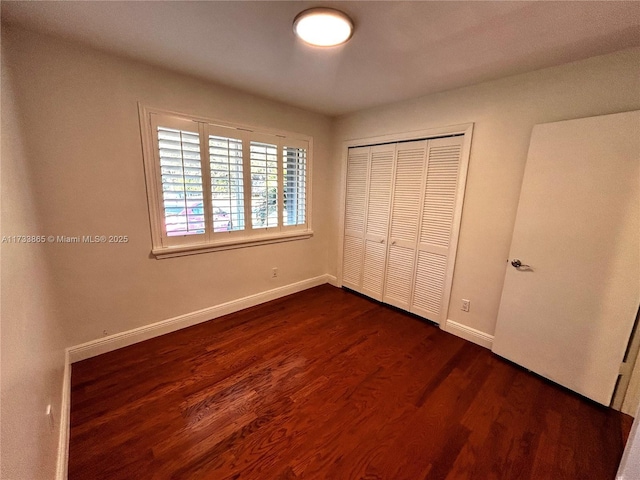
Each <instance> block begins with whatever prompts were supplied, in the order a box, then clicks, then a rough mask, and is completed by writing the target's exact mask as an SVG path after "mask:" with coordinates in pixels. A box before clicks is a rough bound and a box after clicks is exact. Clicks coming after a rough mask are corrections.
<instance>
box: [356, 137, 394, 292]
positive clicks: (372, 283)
mask: <svg viewBox="0 0 640 480" xmlns="http://www.w3.org/2000/svg"><path fill="white" fill-rule="evenodd" d="M395 152H396V146H395V144H391V145H377V146H375V147H371V162H370V167H369V183H368V185H369V187H368V192H369V194H368V198H367V209H366V212H367V213H366V222H365V223H366V224H365V234H364V265H363V273H362V290H361V292H362V293H364V294H365V295H368V296H370V297H371V298H374V299H376V300H382V290H383V287H384V272H385V266H386V263H387V262H386V260H387V231H388V229H389V203H390V200H391V177H392V172H393V157H394V155H395Z"/></svg>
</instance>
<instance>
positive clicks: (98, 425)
mask: <svg viewBox="0 0 640 480" xmlns="http://www.w3.org/2000/svg"><path fill="white" fill-rule="evenodd" d="M72 372H73V374H72V396H71V400H72V406H71V441H70V452H69V478H70V479H92V480H93V479H109V480H115V479H189V480H191V479H212V480H224V479H265V480H271V479H336V480H348V479H368V480H373V479H390V480H403V479H406V480H417V479H423V478H428V479H445V478H446V479H465V478H473V479H482V480H486V479H500V480H504V479H553V480H557V479H572V480H574V479H597V480H604V479H613V478H614V476H615V472H616V469H617V465H618V462H619V460H620V456H621V454H622V450H623V444H624V440H625V439H626V436H627V435H628V431H629V427H630V424H631V417H629V416H626V415H622V414H620V413H618V412H614V411H612V410H610V409H607V408H603V407H600V406H598V405H596V404H594V403H591V402H589V401H586V400H584V399H582V398H580V397H578V396H577V395H574V394H571V393H569V392H567V391H566V390H564V389H562V388H560V387H558V386H555V385H553V384H551V383H548V382H546V381H544V380H542V379H540V378H538V377H537V376H535V375H532V374H529V373H527V372H526V371H524V370H522V369H520V368H518V367H516V366H514V365H512V364H510V363H508V362H505V361H504V360H501V359H500V358H498V357H496V356H495V355H493V354H492V353H491V352H490V351H488V350H486V349H483V348H481V347H478V346H477V345H474V344H472V343H469V342H466V341H464V340H461V339H460V338H457V337H454V336H452V335H449V334H447V333H445V332H442V331H441V330H439V329H438V328H437V327H435V326H433V325H431V324H428V323H425V322H421V321H420V320H418V319H416V318H414V317H412V316H409V315H406V314H403V313H401V312H398V311H396V310H393V309H391V308H387V307H385V306H382V305H379V304H376V303H375V302H372V301H369V300H367V299H365V298H362V297H359V296H357V295H354V294H352V293H349V292H345V291H342V290H339V289H336V288H334V287H330V286H327V285H325V286H322V287H317V288H314V289H311V290H307V291H305V292H302V293H299V294H296V295H292V296H290V297H286V298H283V299H280V300H276V301H273V302H270V303H267V304H264V305H261V306H258V307H254V308H250V309H247V310H244V311H242V312H239V313H235V314H232V315H228V316H226V317H223V318H219V319H216V320H213V321H210V322H207V323H204V324H200V325H197V326H194V327H191V328H188V329H185V330H182V331H179V332H175V333H172V334H169V335H165V336H162V337H158V338H155V339H152V340H149V341H146V342H143V343H139V344H137V345H134V346H131V347H127V348H123V349H121V350H118V351H115V352H111V353H107V354H104V355H101V356H99V357H95V358H92V359H89V360H85V361H83V362H79V363H75V364H74V365H73V370H72Z"/></svg>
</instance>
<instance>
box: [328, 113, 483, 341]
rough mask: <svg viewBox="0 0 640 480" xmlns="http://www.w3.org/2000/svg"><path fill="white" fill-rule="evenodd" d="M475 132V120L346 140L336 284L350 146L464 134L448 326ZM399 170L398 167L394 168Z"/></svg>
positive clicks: (444, 315) (444, 316)
mask: <svg viewBox="0 0 640 480" xmlns="http://www.w3.org/2000/svg"><path fill="white" fill-rule="evenodd" d="M472 134H473V123H464V124H460V125H451V126H448V127H439V128H430V129H425V130H413V131H409V132H400V133H389V134H384V135H376V136H372V137H363V138H358V139H352V140H345V141H343V142H342V163H341V170H342V171H341V185H340V199H339V200H340V203H339V205H340V220H339V221H340V223H339V226H338V227H339V230H338V235H339V239H338V242H339V243H338V245H339V246H340V247H339V248H338V259H337V260H338V262H337V276H336V282H335V285H336V286H337V287H342V261H343V245H344V224H345V207H346V186H347V157H348V155H349V148H353V147H366V146H373V145H379V144H383V143H396V142H406V141H414V140H429V139H431V138H438V137H446V136H449V135H462V136H463V141H462V152H461V154H460V173H459V175H460V176H459V182H458V186H457V191H456V198H457V199H458V200H457V201H456V206H455V210H454V216H453V227H452V230H451V242H450V245H451V249H450V254H449V257H448V260H447V269H446V276H445V289H444V294H443V297H442V309H443V311H442V313H441V318H442V321H441V323H440V328H442V329H445V328H446V324H447V321H448V318H449V303H450V300H451V286H452V283H453V271H454V268H455V262H456V254H457V250H458V237H459V235H460V223H461V220H462V207H463V204H464V192H465V187H466V183H467V171H468V168H469V155H470V153H471V137H472ZM394 170H395V168H394Z"/></svg>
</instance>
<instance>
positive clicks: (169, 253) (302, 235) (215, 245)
mask: <svg viewBox="0 0 640 480" xmlns="http://www.w3.org/2000/svg"><path fill="white" fill-rule="evenodd" d="M312 236H313V230H303V231H297V232H289V233H272V234H267V235H260V236H254V237H248V238H243V239H233V240H224V241H218V242H212V243H201V244H198V245H176V246H171V247H157V248H155V247H154V248H153V249H152V250H151V253H152V254H153V255H154V256H155V257H156V258H157V259H158V260H161V259H163V258H173V257H182V256H185V255H196V254H199V253H208V252H217V251H220V250H231V249H234V248H245V247H254V246H256V245H267V244H270V243H280V242H290V241H292V240H304V239H307V238H311V237H312Z"/></svg>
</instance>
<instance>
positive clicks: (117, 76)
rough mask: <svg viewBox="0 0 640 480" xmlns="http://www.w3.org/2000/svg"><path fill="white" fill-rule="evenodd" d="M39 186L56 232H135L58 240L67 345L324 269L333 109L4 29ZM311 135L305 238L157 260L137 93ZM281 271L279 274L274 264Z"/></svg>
mask: <svg viewBox="0 0 640 480" xmlns="http://www.w3.org/2000/svg"><path fill="white" fill-rule="evenodd" d="M5 30H6V31H5V32H3V34H4V38H3V43H6V44H7V50H8V54H9V56H10V58H11V60H12V63H13V65H14V66H13V67H12V68H11V69H10V71H9V72H8V74H9V75H10V77H11V78H12V80H13V81H14V84H15V88H16V92H15V93H16V95H17V98H18V106H19V109H20V112H21V113H22V116H23V118H24V127H25V131H24V134H25V140H26V142H27V143H28V144H29V145H30V147H31V148H32V156H31V157H30V158H29V159H28V161H29V162H30V165H29V167H30V168H31V169H32V170H34V171H37V173H35V174H34V175H33V178H32V185H33V188H34V189H35V190H36V191H37V192H38V197H39V198H40V199H42V200H43V201H42V213H43V219H44V223H43V225H42V233H44V234H47V235H70V236H75V235H114V234H117V235H128V237H129V239H130V240H129V243H127V244H121V245H95V244H94V245H82V244H66V245H62V244H57V245H54V246H51V247H50V249H49V251H50V253H51V257H52V258H51V260H52V268H53V269H54V271H55V275H56V288H57V296H58V298H59V300H60V307H61V313H62V315H63V316H64V318H65V327H66V332H65V333H66V337H65V338H66V342H67V345H77V344H79V343H82V342H86V341H89V340H93V339H96V338H98V337H101V336H102V335H103V330H106V331H107V332H108V333H109V334H114V333H117V332H122V331H126V330H130V329H132V328H136V327H140V326H143V325H147V324H149V323H152V322H157V321H160V320H164V319H167V318H171V317H174V316H177V315H180V314H185V313H189V312H193V311H196V310H200V309H203V308H207V307H211V306H214V305H218V304H220V303H223V302H226V301H229V300H233V299H237V298H240V297H243V296H246V295H250V294H255V293H258V292H262V291H265V290H268V289H273V288H275V287H278V286H282V285H286V284H290V283H294V282H297V281H301V280H304V279H308V278H311V277H315V276H319V275H323V274H325V273H326V271H327V268H328V267H327V264H328V258H327V251H328V248H327V245H328V243H329V241H330V239H329V237H328V231H327V224H328V223H329V221H330V217H331V214H332V212H330V211H329V210H328V207H327V205H326V202H324V201H323V199H324V198H326V197H327V195H328V193H327V192H328V187H327V184H328V182H329V181H330V180H331V177H330V175H329V174H330V169H329V168H328V163H329V155H330V149H329V147H330V143H331V138H330V119H329V118H328V117H325V116H322V115H319V114H313V113H308V112H305V111H302V110H300V109H296V108H293V107H289V106H285V105H282V104H279V103H276V102H272V101H269V100H266V99H261V98H258V97H254V96H251V95H247V94H244V93H241V92H238V91H235V90H232V89H230V88H226V87H221V86H219V85H215V84H211V83H207V82H204V81H200V80H197V79H193V78H190V77H186V76H183V75H179V74H175V73H172V72H169V71H166V70H162V69H159V68H155V67H151V66H146V65H142V64H140V63H135V62H131V61H127V60H124V59H120V58H117V57H113V56H110V55H106V54H103V53H100V52H97V51H94V50H91V49H88V48H84V47H81V46H77V45H74V44H71V43H66V42H64V41H62V40H56V39H54V38H49V37H45V36H40V35H38V34H33V33H29V32H26V31H24V30H19V29H14V28H7V29H5ZM138 101H141V102H143V103H144V104H147V105H150V106H154V107H159V108H165V109H169V110H175V111H180V112H185V113H191V114H195V115H200V116H205V117H210V118H219V119H223V120H227V121H230V122H236V123H247V124H252V125H257V126H266V127H271V128H276V129H283V130H288V131H293V132H299V133H303V134H307V135H311V136H313V138H314V158H313V162H314V164H313V228H314V231H315V235H314V237H313V238H311V239H308V240H299V241H292V242H287V243H279V244H272V245H267V246H259V247H251V248H243V249H237V250H228V251H223V252H214V253H206V254H199V255H192V256H187V257H179V258H171V259H163V260H157V259H155V258H153V257H151V256H150V249H151V239H150V232H149V216H148V209H147V200H146V193H145V180H144V170H143V161H142V150H141V143H140V128H139V123H138V110H137V102H138ZM272 267H278V269H279V271H278V273H279V277H278V278H277V279H271V268H272Z"/></svg>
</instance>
